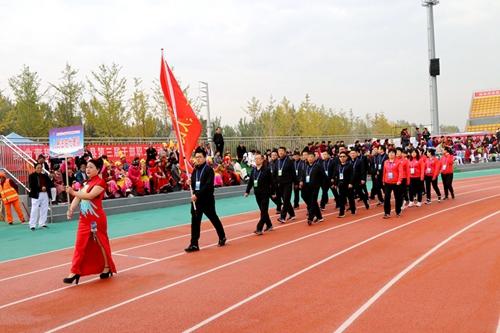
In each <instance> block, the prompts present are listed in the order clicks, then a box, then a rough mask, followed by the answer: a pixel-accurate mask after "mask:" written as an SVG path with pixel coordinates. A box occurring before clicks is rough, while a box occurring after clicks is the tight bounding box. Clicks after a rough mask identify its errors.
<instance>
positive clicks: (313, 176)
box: [301, 161, 326, 191]
mask: <svg viewBox="0 0 500 333" xmlns="http://www.w3.org/2000/svg"><path fill="white" fill-rule="evenodd" d="M320 162H323V161H315V162H314V163H313V165H309V163H306V165H305V169H304V173H303V175H302V179H301V181H302V189H303V190H304V191H308V190H318V189H319V188H320V187H321V184H322V183H323V181H324V179H325V177H326V176H325V172H324V170H323V166H322V164H321V163H320ZM307 176H309V177H310V178H309V183H308V182H307Z"/></svg>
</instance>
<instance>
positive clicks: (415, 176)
mask: <svg viewBox="0 0 500 333" xmlns="http://www.w3.org/2000/svg"><path fill="white" fill-rule="evenodd" d="M424 168H425V165H424V159H423V158H421V157H420V151H419V150H418V149H413V150H412V151H411V152H410V160H409V161H408V174H409V175H410V204H409V205H408V207H413V206H414V205H415V201H414V200H415V196H416V197H417V202H416V205H417V207H420V206H422V188H423V187H424Z"/></svg>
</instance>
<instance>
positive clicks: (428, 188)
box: [424, 176, 441, 201]
mask: <svg viewBox="0 0 500 333" xmlns="http://www.w3.org/2000/svg"><path fill="white" fill-rule="evenodd" d="M424 180H425V194H426V197H427V200H428V201H430V200H431V184H432V188H433V189H434V192H436V194H437V196H438V198H441V191H440V190H439V186H438V180H437V177H436V179H434V180H432V176H425V178H424Z"/></svg>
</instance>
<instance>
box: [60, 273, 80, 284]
mask: <svg viewBox="0 0 500 333" xmlns="http://www.w3.org/2000/svg"><path fill="white" fill-rule="evenodd" d="M73 281H75V284H78V282H80V274H75V275H73V276H72V277H70V278H68V277H67V278H64V279H63V282H64V283H67V284H73Z"/></svg>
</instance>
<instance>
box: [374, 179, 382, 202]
mask: <svg viewBox="0 0 500 333" xmlns="http://www.w3.org/2000/svg"><path fill="white" fill-rule="evenodd" d="M372 182H373V183H372V185H373V187H372V197H373V198H375V197H377V199H378V201H379V202H384V196H383V195H382V190H383V184H382V179H380V178H379V177H378V176H375V177H373V178H372Z"/></svg>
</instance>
